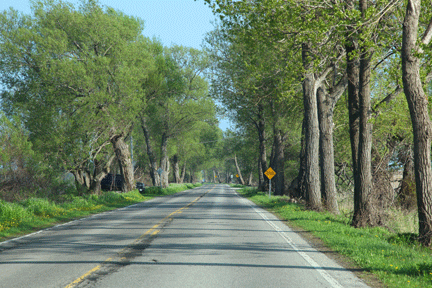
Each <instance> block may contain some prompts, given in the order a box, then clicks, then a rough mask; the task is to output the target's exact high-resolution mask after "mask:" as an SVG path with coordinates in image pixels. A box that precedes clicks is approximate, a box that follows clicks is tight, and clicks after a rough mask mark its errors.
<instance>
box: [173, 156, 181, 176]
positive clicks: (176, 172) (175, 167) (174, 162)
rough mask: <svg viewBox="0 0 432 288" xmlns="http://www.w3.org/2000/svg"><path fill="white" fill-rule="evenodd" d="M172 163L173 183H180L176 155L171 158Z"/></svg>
mask: <svg viewBox="0 0 432 288" xmlns="http://www.w3.org/2000/svg"><path fill="white" fill-rule="evenodd" d="M172 162H173V163H172V166H173V175H174V183H180V168H179V162H178V156H177V154H175V155H174V156H173V160H172Z"/></svg>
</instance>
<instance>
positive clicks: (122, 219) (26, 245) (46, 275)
mask: <svg viewBox="0 0 432 288" xmlns="http://www.w3.org/2000/svg"><path fill="white" fill-rule="evenodd" d="M0 250H1V252H0V287H8V288H11V287H13V288H15V287H17V288H18V287H26V288H28V287H43V288H47V287H68V288H71V287H104V288H108V287H116V288H118V287H156V288H160V287H170V288H172V287H200V288H205V287H212V288H213V287H248V288H252V287H307V288H313V287H333V288H335V287H367V286H366V285H365V284H364V283H363V282H362V281H361V280H360V279H358V278H357V277H355V275H354V274H353V273H351V272H350V271H348V270H346V269H344V268H342V267H341V266H339V265H338V264H336V263H335V262H334V261H332V260H331V259H330V258H328V257H327V256H326V255H325V254H323V253H320V252H318V251H317V250H315V249H313V248H312V247H311V246H310V245H309V244H308V243H307V242H306V241H304V240H303V239H302V238H301V237H300V236H299V235H298V234H297V233H295V232H294V231H293V230H291V229H290V228H289V227H287V226H286V225H285V224H284V223H283V222H282V221H280V220H278V219H277V218H276V217H274V216H273V215H272V214H271V213H268V212H266V211H264V210H262V209H260V208H258V207H257V206H255V205H254V204H253V203H252V202H250V201H248V200H246V199H244V198H241V197H240V196H238V195H237V193H236V192H235V189H233V188H230V187H229V186H228V185H204V186H202V187H198V188H195V189H192V190H188V191H185V192H181V193H178V194H176V195H174V196H169V197H164V198H156V199H153V200H151V201H147V202H143V203H139V204H136V205H133V206H129V207H126V208H122V209H118V210H115V211H111V212H107V213H102V214H98V215H95V216H92V217H89V218H86V219H82V220H78V221H73V222H70V223H67V224H64V225H61V226H56V227H54V228H51V229H47V230H43V231H41V232H39V233H35V234H32V235H30V236H28V237H24V238H18V239H15V240H12V241H8V242H3V243H1V244H0Z"/></svg>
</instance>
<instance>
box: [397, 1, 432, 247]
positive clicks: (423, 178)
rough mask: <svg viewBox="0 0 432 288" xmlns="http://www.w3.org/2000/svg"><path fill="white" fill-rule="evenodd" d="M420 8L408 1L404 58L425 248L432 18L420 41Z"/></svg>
mask: <svg viewBox="0 0 432 288" xmlns="http://www.w3.org/2000/svg"><path fill="white" fill-rule="evenodd" d="M421 8H422V5H421V1H420V0H409V1H408V4H407V6H406V13H405V20H404V23H403V40H402V51H401V57H402V80H403V84H404V92H405V96H406V98H407V101H408V106H409V109H410V115H411V121H412V126H413V133H414V165H415V167H416V169H415V180H416V181H415V182H416V190H417V205H418V217H419V240H420V242H421V243H422V244H423V245H425V246H430V245H431V244H432V210H431V209H432V190H431V187H432V170H431V164H430V163H431V155H430V153H431V150H430V149H431V142H430V141H431V133H432V127H431V121H430V118H429V113H428V101H427V97H426V95H425V92H424V89H423V82H422V78H421V76H420V75H421V74H420V67H421V56H422V54H423V53H424V49H425V46H426V45H428V44H429V43H430V41H431V39H432V17H429V19H430V20H429V22H428V25H427V27H426V29H425V31H424V34H423V35H422V36H421V38H420V39H419V36H418V34H419V28H420V27H419V25H420V23H421V22H420V19H421V18H420V17H421V16H423V14H421ZM426 11H427V10H426ZM426 13H427V12H426ZM428 16H429V15H428Z"/></svg>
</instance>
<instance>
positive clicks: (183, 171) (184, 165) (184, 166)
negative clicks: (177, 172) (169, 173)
mask: <svg viewBox="0 0 432 288" xmlns="http://www.w3.org/2000/svg"><path fill="white" fill-rule="evenodd" d="M185 176H186V163H184V164H183V169H182V172H181V176H180V182H179V183H183V182H184V179H185Z"/></svg>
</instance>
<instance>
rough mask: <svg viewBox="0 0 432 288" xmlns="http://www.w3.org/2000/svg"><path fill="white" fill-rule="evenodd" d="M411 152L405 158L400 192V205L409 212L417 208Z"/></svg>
mask: <svg viewBox="0 0 432 288" xmlns="http://www.w3.org/2000/svg"><path fill="white" fill-rule="evenodd" d="M411 152H412V151H411V149H409V150H408V151H407V152H406V153H405V154H406V155H404V157H403V158H404V159H403V162H404V170H403V175H402V182H401V185H400V187H401V188H400V192H399V203H400V205H401V207H403V208H404V209H407V210H413V209H414V208H415V207H417V199H416V184H415V172H414V157H413V155H412V153H411Z"/></svg>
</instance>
